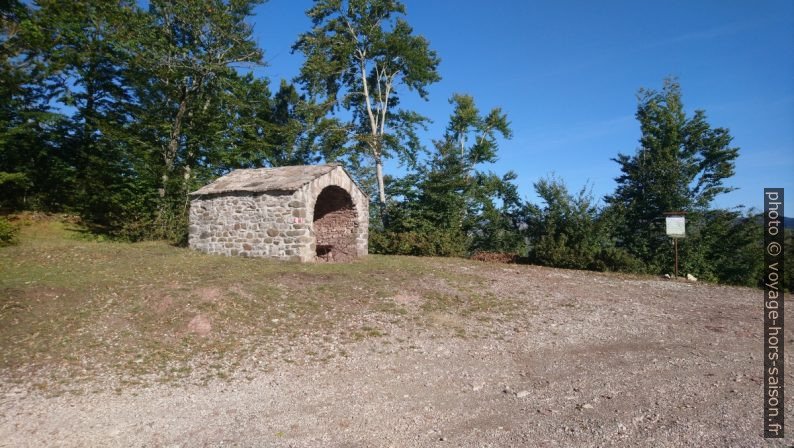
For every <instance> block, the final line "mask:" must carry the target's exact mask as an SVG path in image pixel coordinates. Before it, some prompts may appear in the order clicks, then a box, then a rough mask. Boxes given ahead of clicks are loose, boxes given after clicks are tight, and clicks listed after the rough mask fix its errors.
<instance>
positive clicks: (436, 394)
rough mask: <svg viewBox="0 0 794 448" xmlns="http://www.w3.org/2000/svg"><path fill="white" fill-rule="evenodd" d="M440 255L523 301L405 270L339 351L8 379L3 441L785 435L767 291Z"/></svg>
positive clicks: (630, 439)
mask: <svg viewBox="0 0 794 448" xmlns="http://www.w3.org/2000/svg"><path fill="white" fill-rule="evenodd" d="M444 266H445V269H454V270H457V271H459V273H467V274H472V275H476V276H479V277H482V278H484V279H486V280H487V281H486V282H485V284H486V285H488V286H485V287H484V290H485V291H484V292H488V293H492V294H495V295H497V296H498V297H508V298H510V299H513V300H517V301H518V307H517V309H516V310H513V311H511V312H509V313H508V312H505V313H503V314H494V315H491V316H489V318H488V319H484V318H482V316H480V315H476V314H474V315H469V314H466V313H460V312H458V311H457V310H456V309H454V308H450V309H446V310H445V309H434V310H432V311H427V309H423V308H422V304H423V300H425V299H424V298H422V297H418V296H413V295H411V293H410V291H411V288H410V285H407V286H406V291H405V292H402V293H398V294H396V295H395V296H394V297H392V298H391V299H384V300H393V301H395V302H396V303H397V304H399V305H400V306H404V307H405V308H406V309H408V310H409V314H408V315H407V316H406V317H405V318H404V319H398V320H395V319H393V317H392V318H391V319H385V318H382V317H381V316H379V315H378V314H377V313H374V312H373V313H369V314H367V315H362V316H361V320H362V322H374V323H377V324H378V328H380V329H382V330H383V332H384V333H385V335H383V336H373V337H367V338H364V339H363V340H361V341H358V342H354V343H350V344H349V345H347V346H346V347H345V356H337V357H334V358H332V359H330V360H328V361H327V362H317V361H314V362H312V361H309V360H303V359H301V358H300V357H297V358H295V359H294V362H280V363H277V364H275V365H274V364H273V363H272V362H270V360H267V359H258V358H257V357H255V356H254V357H252V358H251V359H250V360H249V361H248V365H247V366H246V367H247V370H248V374H247V375H246V377H243V376H241V375H237V376H233V377H231V378H230V379H227V380H216V381H213V382H210V383H209V384H207V385H197V384H192V383H190V382H186V383H185V384H181V385H157V386H148V387H136V386H130V387H127V388H124V389H123V390H122V391H121V392H120V393H116V392H113V391H112V390H103V389H102V388H101V387H100V388H98V389H97V390H99V392H96V393H87V394H84V395H71V394H64V395H60V396H56V397H45V396H43V395H42V394H41V393H39V392H36V391H35V390H31V388H29V387H24V386H19V385H12V384H10V383H7V382H5V383H2V384H1V385H0V386H2V387H0V446H2V447H6V446H8V447H11V446H14V447H16V446H97V447H99V446H102V447H107V446H124V447H127V446H173V447H177V446H178V447H197V446H251V447H253V446H289V447H303V446H339V447H359V446H360V447H364V446H394V447H410V446H478V447H482V446H533V447H544V446H549V447H551V446H654V447H657V446H697V447H734V446H735V447H751V446H784V443H782V442H780V443H778V442H771V441H765V440H764V439H763V438H762V426H761V423H762V422H761V420H762V412H763V410H762V407H761V406H762V401H761V400H762V391H763V387H762V381H763V376H762V375H763V366H762V346H761V341H762V317H763V316H762V311H761V300H762V293H761V291H759V290H753V289H748V288H733V287H719V286H713V285H706V284H702V283H687V282H682V281H672V280H663V279H652V278H640V277H629V276H621V275H604V274H596V273H589V272H579V271H567V270H557V269H547V268H540V267H533V266H513V265H500V264H490V263H476V262H461V263H457V264H450V263H446V264H444ZM414 314H416V315H422V316H425V317H428V318H429V319H431V320H433V321H434V322H440V323H443V325H431V326H428V325H421V324H418V323H417V322H418V320H416V319H411V318H410V317H411V316H412V315H414ZM789 328H791V327H789ZM318 337H320V336H318ZM786 340H787V341H788V342H794V334H792V332H791V331H787V332H786ZM313 344H314V341H313V340H312V339H311V338H303V339H298V340H295V341H293V347H290V349H291V350H292V352H294V353H302V352H305V351H306V350H308V349H310V348H311V347H312V346H313ZM251 371H253V372H255V373H254V374H253V375H251ZM788 372H791V369H788ZM788 372H787V373H788ZM96 381H97V382H98V383H101V382H102V379H97V380H96ZM787 381H788V382H789V384H794V383H792V382H791V375H790V374H788V375H787ZM99 385H101V384H99ZM790 396H791V395H789V397H790ZM791 406H792V401H791V399H790V398H788V399H787V400H786V409H787V415H791ZM790 431H791V430H789V432H790Z"/></svg>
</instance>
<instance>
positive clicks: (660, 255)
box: [606, 79, 738, 271]
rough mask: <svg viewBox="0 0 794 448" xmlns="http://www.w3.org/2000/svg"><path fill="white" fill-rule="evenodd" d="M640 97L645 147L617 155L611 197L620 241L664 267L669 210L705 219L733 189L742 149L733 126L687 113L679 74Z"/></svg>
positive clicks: (698, 113) (651, 263) (643, 91)
mask: <svg viewBox="0 0 794 448" xmlns="http://www.w3.org/2000/svg"><path fill="white" fill-rule="evenodd" d="M638 96H639V98H638V99H639V106H638V108H637V114H636V116H637V120H638V121H639V122H640V130H641V132H642V136H641V138H640V147H639V149H637V151H636V153H635V154H634V155H632V156H629V155H626V154H619V155H618V156H617V158H615V159H613V160H615V161H616V162H617V163H618V164H619V165H620V171H621V175H620V176H618V177H617V178H616V179H615V180H616V182H617V184H618V185H617V188H616V190H615V193H614V194H612V195H610V196H607V197H606V202H607V204H609V205H610V206H611V207H612V208H613V210H612V213H614V214H615V215H616V216H618V217H619V220H618V222H617V228H616V237H617V239H618V243H619V246H620V247H623V248H625V249H626V250H628V251H629V252H631V253H632V254H634V255H635V256H636V257H638V258H640V259H641V260H642V261H643V262H645V263H646V264H647V265H648V266H649V267H650V270H652V271H660V270H662V269H664V268H666V267H667V266H669V265H670V256H669V254H670V250H669V246H670V242H669V238H667V237H666V236H665V233H664V227H663V224H664V219H663V213H665V212H670V211H683V212H686V213H689V219H690V221H691V222H693V223H695V222H697V221H699V220H701V219H703V218H702V216H703V213H704V212H705V211H706V210H707V209H708V207H709V205H710V204H711V202H712V200H713V199H714V197H716V196H717V195H719V194H721V193H725V192H728V191H731V188H730V187H728V186H726V185H724V181H725V179H727V178H729V177H730V176H732V175H733V171H734V164H735V160H736V158H737V157H738V148H734V147H731V146H730V144H731V140H732V137H731V136H730V134H729V132H728V130H727V129H724V128H712V127H711V126H710V125H709V124H708V122H707V121H706V114H705V112H704V111H702V110H697V111H695V113H694V114H693V116H692V117H689V118H687V115H686V113H685V111H684V106H683V102H682V100H681V89H680V86H679V85H678V83H677V82H676V81H675V80H674V79H666V80H665V81H664V87H663V89H662V90H661V91H656V90H652V89H641V90H640V93H639V95H638Z"/></svg>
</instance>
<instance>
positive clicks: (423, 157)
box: [0, 0, 792, 286]
mask: <svg viewBox="0 0 794 448" xmlns="http://www.w3.org/2000/svg"><path fill="white" fill-rule="evenodd" d="M260 3H262V2H261V1H260V0H210V1H197V0H177V1H165V0H151V1H149V2H148V7H147V8H146V9H144V8H141V6H140V5H139V4H138V2H137V1H135V0H120V1H114V2H107V1H99V0H77V1H73V2H60V1H54V0H38V1H34V2H32V3H31V4H28V3H25V2H22V1H19V0H12V1H10V2H4V3H3V4H2V6H0V15H1V17H2V23H0V25H1V26H2V34H1V35H0V65H1V69H2V74H1V75H0V103H1V104H0V207H2V208H3V210H5V211H6V212H14V211H20V210H39V211H59V212H69V213H74V214H77V215H79V216H80V217H81V219H82V220H83V222H85V224H86V225H88V226H89V227H90V228H91V229H92V230H93V231H94V232H97V233H101V234H105V235H108V236H110V237H112V238H117V239H123V240H130V241H137V240H145V239H166V240H169V241H171V242H173V243H175V244H184V243H185V241H186V235H187V210H188V207H189V201H188V197H187V193H188V192H190V191H193V190H195V189H197V188H199V187H201V186H203V185H205V184H206V183H208V182H210V181H211V180H213V179H214V178H216V177H218V176H220V175H223V174H225V173H227V172H229V171H230V170H233V169H237V168H256V167H277V166H284V165H296V164H316V163H322V162H339V163H342V164H343V165H344V166H345V167H346V168H347V169H348V171H349V172H350V173H351V174H352V175H353V176H354V177H355V178H356V180H357V181H358V182H359V183H360V185H361V186H362V187H363V188H364V189H365V191H366V192H367V193H368V194H369V195H370V198H371V200H372V203H373V205H374V206H373V207H371V238H370V247H371V250H372V252H375V253H385V254H411V255H437V256H464V257H465V256H472V255H473V254H476V253H484V254H493V255H500V256H506V257H513V258H520V259H522V260H525V261H528V262H531V263H537V264H543V265H548V266H555V267H563V268H575V269H590V270H598V271H622V272H636V273H652V274H662V273H671V272H672V263H673V260H672V257H673V252H672V246H671V243H670V239H669V238H668V237H667V236H666V235H665V232H664V225H663V224H664V220H663V213H664V212H667V211H671V210H677V211H685V212H687V238H685V239H683V240H682V241H681V244H680V258H681V269H680V270H681V272H683V273H691V274H693V275H695V276H697V277H699V278H701V279H704V280H708V281H714V282H721V283H729V284H739V285H748V286H757V285H758V282H759V279H760V278H761V273H762V262H763V257H762V256H761V254H762V252H761V244H762V233H761V226H759V225H758V223H757V220H756V219H755V217H754V215H753V213H752V212H751V211H747V210H742V209H731V210H726V209H718V208H714V207H713V205H712V204H713V200H714V198H715V197H717V196H719V195H721V194H724V193H726V192H729V191H731V190H732V188H731V187H730V186H729V185H728V183H727V182H726V181H727V180H728V179H730V177H731V176H733V174H734V167H735V160H736V158H737V157H738V154H739V148H735V147H732V146H731V141H732V137H731V135H730V133H729V131H728V130H727V129H725V128H721V127H712V126H711V125H710V124H709V123H708V121H707V119H706V114H705V112H704V111H701V110H697V111H695V112H694V114H691V116H687V114H686V113H685V112H684V108H683V102H682V92H681V86H680V85H679V84H678V83H677V81H676V80H675V78H667V79H665V80H663V84H662V87H661V88H660V89H640V90H639V92H638V105H637V110H636V118H637V120H638V124H639V125H640V128H641V134H642V137H641V139H640V142H639V148H638V149H636V150H635V151H634V152H633V153H628V154H624V153H619V152H617V150H616V154H615V157H614V158H613V159H612V160H614V161H615V162H616V163H617V164H618V166H619V167H620V175H619V176H618V177H617V178H616V182H617V187H616V189H615V191H614V192H613V193H611V194H609V195H607V196H605V197H604V198H602V199H603V201H599V200H598V199H597V198H595V197H594V196H593V194H592V191H591V189H590V188H589V187H588V186H587V185H585V186H584V187H581V188H578V189H574V190H573V191H571V190H570V189H569V187H568V186H567V185H565V183H564V182H562V181H561V180H560V179H557V178H555V177H553V176H549V177H547V178H544V179H539V180H538V181H537V182H535V184H534V189H535V192H536V193H537V195H538V197H540V198H541V203H540V204H534V203H530V202H528V201H526V200H524V199H522V197H524V196H525V194H526V192H521V191H519V189H518V187H517V186H516V184H515V183H514V181H515V179H516V177H517V174H516V173H515V172H512V171H510V172H507V173H505V174H503V175H497V174H495V173H493V172H492V171H491V170H489V167H490V166H491V165H492V164H493V163H494V162H495V161H496V160H497V158H498V152H499V146H500V144H501V143H502V142H503V141H504V140H505V139H509V138H511V137H512V130H511V126H510V120H509V117H508V116H507V115H506V114H505V113H504V112H503V111H502V110H501V109H500V108H498V107H497V108H493V109H490V110H488V111H481V110H480V109H479V108H478V107H477V104H476V100H475V98H474V97H472V96H471V95H469V94H467V93H465V92H461V93H457V94H455V95H453V96H452V97H451V98H443V99H441V98H433V100H434V101H449V103H450V105H451V108H452V113H451V115H450V117H449V119H448V125H447V127H446V129H445V131H444V133H443V134H442V135H439V136H437V138H434V139H432V141H430V142H425V141H422V139H421V138H420V137H419V135H418V130H419V129H422V128H424V126H425V125H426V123H427V122H428V120H429V118H430V117H425V116H422V115H421V114H420V113H419V112H418V111H416V110H409V109H405V108H403V107H402V106H401V104H402V103H401V99H404V98H406V97H408V96H412V95H413V96H418V97H420V98H422V99H424V100H429V91H428V87H429V86H430V85H432V84H434V83H437V82H443V81H442V76H441V75H442V74H441V73H440V72H439V70H438V67H439V63H440V60H441V59H440V56H439V55H438V54H437V53H436V52H435V51H434V50H433V49H432V45H431V42H428V41H427V39H425V38H424V37H422V36H421V35H418V34H416V33H415V32H414V30H413V29H412V28H411V26H410V24H409V22H408V17H407V15H406V10H405V7H404V5H403V4H402V3H400V2H399V1H396V0H316V1H315V3H314V5H313V6H312V7H311V8H310V9H309V10H308V11H307V30H306V31H305V32H304V33H301V34H300V35H299V36H296V39H295V44H294V46H293V52H295V53H298V54H301V55H303V56H304V63H303V65H302V67H301V70H300V73H299V74H298V76H296V77H295V78H294V79H293V80H291V81H287V80H282V81H281V82H280V83H279V85H278V86H271V85H270V81H269V80H268V78H266V77H257V76H255V75H254V74H253V73H252V71H251V70H248V69H250V68H251V67H252V66H264V63H263V55H264V50H263V49H262V48H259V46H258V45H257V44H256V43H255V42H254V40H253V38H252V30H251V26H250V25H249V24H248V23H246V19H247V18H248V17H250V16H251V15H252V11H253V8H254V7H255V6H256V5H258V4H260ZM433 118H434V119H436V120H438V119H440V117H433ZM627 143H630V142H627ZM628 146H629V145H628V144H627V147H628ZM386 159H397V160H399V162H400V163H402V164H403V165H404V166H405V168H406V174H405V175H404V176H402V177H396V176H393V175H389V173H385V172H384V170H383V162H384V160H386ZM522 193H523V194H522ZM601 202H602V205H599V204H600V203H601ZM5 221H6V222H0V241H2V240H3V234H4V233H8V234H10V233H11V232H12V231H13V229H11V227H9V225H8V222H7V220H5ZM4 229H5V230H4ZM787 234H788V235H789V239H790V232H787ZM791 246H792V245H791V244H789V245H788V248H789V249H787V250H791V249H790V248H791ZM786 275H787V278H790V270H787V273H786ZM787 284H790V283H787Z"/></svg>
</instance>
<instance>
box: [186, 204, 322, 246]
mask: <svg viewBox="0 0 794 448" xmlns="http://www.w3.org/2000/svg"><path fill="white" fill-rule="evenodd" d="M306 215H307V213H306V201H305V200H304V198H303V193H302V192H300V191H297V192H294V193H289V192H288V193H286V194H273V193H272V192H270V193H253V194H252V193H228V194H225V195H219V196H204V197H198V198H194V199H193V201H192V202H191V206H190V228H189V236H188V243H189V245H190V247H191V248H192V249H196V250H199V251H202V252H206V253H211V254H219V255H240V256H250V257H266V258H276V259H281V260H294V261H311V260H313V259H314V258H315V246H314V238H313V237H312V236H311V226H310V224H309V223H307V222H306V221H307V220H306Z"/></svg>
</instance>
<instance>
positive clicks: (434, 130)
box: [251, 0, 794, 215]
mask: <svg viewBox="0 0 794 448" xmlns="http://www.w3.org/2000/svg"><path fill="white" fill-rule="evenodd" d="M404 3H405V4H406V7H407V20H408V22H409V23H410V24H411V25H412V26H413V27H414V30H415V32H416V33H417V34H421V35H423V36H425V37H426V38H427V39H428V40H429V41H430V44H431V47H432V48H433V49H434V50H436V51H437V52H438V54H439V56H440V57H441V65H440V67H439V71H440V73H441V76H442V80H441V81H440V82H438V83H436V84H434V85H432V86H431V87H430V89H429V91H430V100H429V101H428V102H425V101H422V100H420V99H419V98H418V97H417V96H416V95H414V94H412V93H408V95H407V96H405V97H404V99H403V105H404V106H405V107H408V108H413V109H414V110H417V111H418V112H420V113H422V114H423V115H426V116H429V117H430V118H432V119H433V121H434V122H433V123H432V124H431V125H430V127H429V130H428V132H426V133H423V136H424V137H425V142H426V144H427V145H428V146H429V145H430V139H431V138H438V137H439V136H440V135H441V134H442V133H443V129H444V127H445V126H446V122H447V119H448V117H449V114H450V112H451V106H450V105H449V103H448V101H447V100H448V99H449V97H450V96H451V95H452V94H453V93H456V92H459V93H468V94H471V95H473V96H474V98H475V101H476V102H477V104H478V106H479V107H480V109H481V110H488V109H490V108H491V107H495V106H501V107H502V108H503V110H504V111H505V112H506V113H507V115H508V117H509V119H510V121H511V123H512V129H513V133H514V137H513V138H512V139H511V140H508V141H503V142H502V144H501V149H500V159H499V162H497V163H496V164H495V165H494V166H493V167H492V170H493V171H495V172H497V173H500V174H501V173H504V172H505V171H507V170H510V169H512V170H514V171H515V172H517V173H518V180H517V183H518V185H519V188H520V191H521V194H522V195H523V196H524V197H526V198H527V199H529V200H531V201H533V202H537V197H536V196H535V194H534V191H533V188H532V184H533V182H535V181H536V180H538V179H539V178H542V177H544V176H546V175H547V174H549V173H555V174H556V175H557V176H558V177H561V178H562V179H564V180H565V181H566V182H567V184H568V186H569V188H570V189H571V190H577V189H579V188H580V187H581V186H582V185H584V184H585V183H586V182H589V183H590V184H592V187H593V192H594V193H595V195H596V197H599V198H600V197H602V196H603V195H604V194H608V193H610V192H612V191H613V190H614V188H615V182H614V178H615V176H617V175H618V166H617V164H616V163H614V162H612V161H611V160H610V158H612V157H614V156H615V155H616V154H617V153H618V152H626V153H633V152H634V150H635V149H636V148H637V145H638V143H637V140H638V138H639V135H640V134H639V126H638V123H637V121H636V120H635V119H634V112H635V110H636V107H637V100H636V92H637V90H638V89H639V88H640V87H649V88H661V86H662V80H663V78H664V77H666V76H668V75H674V76H677V77H678V79H679V82H680V83H681V86H682V91H683V99H684V104H685V107H686V109H687V111H689V112H691V111H693V110H695V109H704V110H705V111H706V115H707V117H708V120H709V123H711V125H712V126H714V127H726V128H729V129H730V131H731V135H733V137H734V146H738V147H739V148H740V156H739V159H738V160H737V162H736V175H735V176H734V177H733V178H731V179H729V180H728V184H729V185H731V186H733V187H737V188H738V190H737V191H734V192H731V193H729V194H726V195H723V196H722V197H720V198H718V199H717V201H716V202H715V205H716V206H720V207H734V206H737V205H745V206H749V207H755V208H757V209H758V208H761V207H762V205H763V202H762V201H763V196H762V192H763V188H764V187H784V188H786V190H787V192H788V198H787V200H786V205H787V209H788V214H789V215H791V214H792V210H794V208H792V204H794V2H792V1H790V0H783V1H762V2H748V1H726V0H721V1H703V0H699V1H697V2H686V1H665V2H649V1H610V2H585V1H579V2H574V1H546V2H539V1H538V2H536V1H532V2H531V1H526V0H525V1H507V0H501V1H500V0H494V1H488V2H486V1H482V0H435V1H428V0H424V1H414V0H406V1H405V2H404ZM310 5H311V1H306V0H270V1H269V2H268V3H265V4H263V5H261V6H259V7H258V8H257V9H256V15H255V16H254V17H252V18H251V22H252V23H253V24H254V36H255V38H256V40H257V41H258V42H259V45H260V46H261V47H262V48H263V49H264V50H265V59H266V61H267V63H268V66H267V67H266V68H264V69H261V70H257V72H258V73H260V74H262V75H264V76H267V77H269V78H270V79H271V84H272V86H273V88H276V86H277V85H278V81H279V80H280V79H281V78H286V79H291V78H293V77H294V76H296V75H297V74H298V70H299V67H300V65H301V63H302V56H301V55H300V54H291V53H290V47H291V45H292V44H293V43H294V42H295V40H296V38H297V36H298V34H300V33H301V32H304V31H306V30H308V29H309V28H310V26H311V22H310V21H309V19H308V18H307V17H306V15H305V10H306V9H308V8H309V6H310ZM386 172H387V173H389V174H400V173H401V172H402V170H401V168H400V167H399V166H397V164H396V163H387V165H386Z"/></svg>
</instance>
